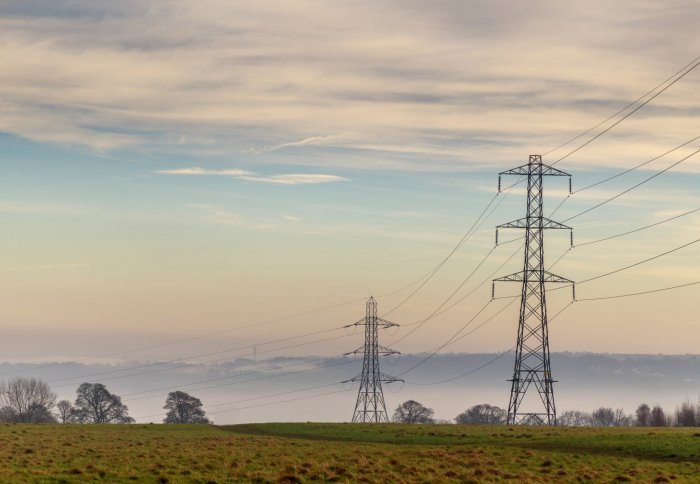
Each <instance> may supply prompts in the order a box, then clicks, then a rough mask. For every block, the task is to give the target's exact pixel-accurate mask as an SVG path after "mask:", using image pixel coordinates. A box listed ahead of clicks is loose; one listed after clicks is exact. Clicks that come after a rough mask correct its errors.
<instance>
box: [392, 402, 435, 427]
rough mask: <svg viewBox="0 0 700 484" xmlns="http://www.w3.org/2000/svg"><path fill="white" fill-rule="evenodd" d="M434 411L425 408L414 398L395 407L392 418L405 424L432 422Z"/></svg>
mask: <svg viewBox="0 0 700 484" xmlns="http://www.w3.org/2000/svg"><path fill="white" fill-rule="evenodd" d="M434 413H435V412H433V409H432V408H427V407H425V406H423V404H421V403H418V402H416V401H415V400H407V401H405V402H403V403H402V404H401V405H399V406H398V407H396V410H395V411H394V418H393V420H394V422H399V423H407V424H427V423H433V414H434Z"/></svg>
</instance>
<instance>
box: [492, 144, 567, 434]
mask: <svg viewBox="0 0 700 484" xmlns="http://www.w3.org/2000/svg"><path fill="white" fill-rule="evenodd" d="M502 175H521V176H526V177H527V212H526V213H527V215H526V216H525V217H524V218H521V219H518V220H515V221H513V222H510V223H507V224H503V225H499V226H498V227H496V244H498V229H501V228H518V229H525V261H524V266H523V270H522V272H516V273H515V274H511V275H509V276H505V277H501V278H498V279H494V282H495V281H515V282H522V293H521V298H520V320H519V322H518V340H517V344H516V349H515V367H514V369H513V379H512V380H509V381H510V382H511V391H510V403H509V404H508V424H509V425H514V424H527V425H556V422H557V410H556V406H555V405H554V388H553V385H552V384H553V383H555V380H553V379H552V370H551V366H550V363H549V330H548V328H547V302H546V299H545V292H546V291H545V283H547V282H560V283H570V284H572V285H573V281H570V280H569V279H565V278H563V277H560V276H557V275H555V274H552V273H551V272H549V271H546V270H545V268H544V230H545V229H566V230H569V231H571V232H570V233H571V234H572V235H571V242H572V245H573V231H572V229H571V227H567V226H566V225H563V224H560V223H559V222H554V221H552V220H550V219H548V218H547V217H544V215H543V207H542V177H543V176H568V177H569V193H571V175H569V174H568V173H564V172H563V171H560V170H557V169H555V168H552V167H551V166H547V165H544V164H542V157H541V156H540V155H530V161H529V163H528V164H527V165H523V166H519V167H517V168H513V169H512V170H508V171H504V172H502V173H499V176H498V190H499V191H500V190H501V176H502ZM494 289H495V284H494ZM530 385H534V386H535V389H536V390H537V392H538V393H539V397H540V399H541V400H542V405H543V406H544V411H537V412H533V411H529V412H524V411H521V409H520V405H521V403H523V398H524V397H525V394H526V392H527V390H528V388H529V387H530Z"/></svg>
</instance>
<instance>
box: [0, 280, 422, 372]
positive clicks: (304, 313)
mask: <svg viewBox="0 0 700 484" xmlns="http://www.w3.org/2000/svg"><path fill="white" fill-rule="evenodd" d="M414 284H415V283H414ZM409 287H410V286H409ZM364 300H365V298H359V299H353V300H352V301H345V302H342V303H337V304H331V305H328V306H323V307H319V308H316V309H310V310H308V311H302V312H299V313H294V314H289V315H286V316H280V317H277V318H274V319H267V320H264V321H259V322H257V323H252V324H249V325H247V326H239V327H236V328H231V329H227V330H222V331H215V332H211V333H202V334H199V335H194V336H190V337H187V338H181V339H177V340H172V341H168V342H165V343H159V344H155V345H150V346H142V347H139V348H134V349H131V350H126V351H119V352H113V353H104V354H101V355H96V356H91V357H87V358H81V359H78V360H75V361H73V363H80V362H84V361H91V360H93V359H96V358H108V357H111V356H118V355H125V354H129V353H135V352H138V351H145V350H150V349H155V348H161V347H164V346H170V345H174V344H177V343H186V342H190V341H194V340H197V339H202V338H207V337H210V336H219V335H222V334H227V333H232V332H235V331H240V330H244V329H249V328H254V327H258V326H262V325H266V324H272V323H277V322H279V321H283V320H285V319H291V318H295V317H299V316H306V315H308V314H313V313H317V312H321V311H326V310H328V309H334V308H337V307H342V306H347V305H349V304H353V303H357V302H360V301H364ZM340 328H342V327H339V328H334V329H340ZM308 334H317V333H308ZM308 334H307V335H308ZM264 344H267V343H261V344H260V343H259V344H256V345H249V346H246V347H244V348H252V347H254V346H262V345H264ZM54 365H55V363H48V364H44V365H39V366H34V367H32V368H26V369H22V370H16V371H10V372H3V373H0V375H5V374H17V373H23V372H26V371H34V370H39V369H42V368H49V367H51V366H54Z"/></svg>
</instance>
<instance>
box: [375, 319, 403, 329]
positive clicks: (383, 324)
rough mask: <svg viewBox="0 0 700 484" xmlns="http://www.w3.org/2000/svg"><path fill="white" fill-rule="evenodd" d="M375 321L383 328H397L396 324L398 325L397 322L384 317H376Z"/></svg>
mask: <svg viewBox="0 0 700 484" xmlns="http://www.w3.org/2000/svg"><path fill="white" fill-rule="evenodd" d="M377 323H378V324H379V326H381V327H382V328H384V329H386V328H391V327H397V328H398V326H399V325H398V324H396V323H392V322H391V321H387V320H386V319H384V318H377Z"/></svg>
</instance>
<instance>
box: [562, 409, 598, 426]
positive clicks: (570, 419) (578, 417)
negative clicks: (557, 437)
mask: <svg viewBox="0 0 700 484" xmlns="http://www.w3.org/2000/svg"><path fill="white" fill-rule="evenodd" d="M557 424H558V425H562V426H564V427H586V426H588V425H591V414H589V413H586V412H581V411H580V410H567V411H566V412H563V413H561V414H560V415H559V416H558V417H557Z"/></svg>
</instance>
